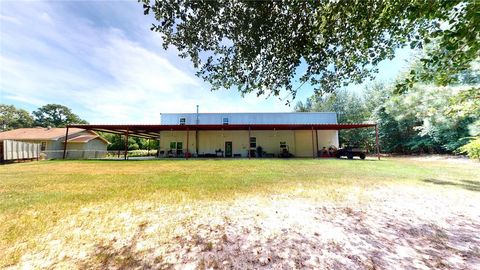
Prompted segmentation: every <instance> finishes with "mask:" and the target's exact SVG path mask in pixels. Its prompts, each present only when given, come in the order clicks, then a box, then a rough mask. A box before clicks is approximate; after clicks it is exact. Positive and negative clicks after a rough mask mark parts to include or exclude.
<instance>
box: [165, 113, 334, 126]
mask: <svg viewBox="0 0 480 270" xmlns="http://www.w3.org/2000/svg"><path fill="white" fill-rule="evenodd" d="M160 117H161V119H160V123H161V124H162V125H178V124H180V119H182V118H185V124H187V125H194V124H197V119H198V124H200V125H215V124H223V122H224V118H226V119H228V120H227V121H228V124H336V123H337V114H336V113H335V112H278V113H272V112H270V113H198V114H197V113H162V114H160Z"/></svg>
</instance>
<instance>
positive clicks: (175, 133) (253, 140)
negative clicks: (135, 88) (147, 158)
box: [64, 123, 380, 159]
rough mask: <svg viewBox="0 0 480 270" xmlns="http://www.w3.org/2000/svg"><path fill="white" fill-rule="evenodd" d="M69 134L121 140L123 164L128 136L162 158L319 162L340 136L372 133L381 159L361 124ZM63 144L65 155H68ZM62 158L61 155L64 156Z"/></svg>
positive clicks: (117, 128) (102, 128) (115, 128)
mask: <svg viewBox="0 0 480 270" xmlns="http://www.w3.org/2000/svg"><path fill="white" fill-rule="evenodd" d="M69 128H82V129H86V130H92V131H99V132H106V133H111V134H117V135H119V136H124V137H125V148H124V151H123V158H124V159H127V158H128V145H127V143H128V138H129V137H130V136H133V137H139V138H144V139H147V140H158V141H159V148H158V149H156V150H157V157H160V158H169V157H172V158H174V157H176V158H185V159H189V158H193V157H197V158H202V157H203V158H213V157H221V158H237V157H244V158H257V157H267V158H273V157H311V158H317V157H319V156H320V154H319V153H320V152H322V149H323V150H325V149H328V148H330V147H338V131H339V130H342V129H356V128H375V131H376V132H375V133H376V155H377V157H378V159H380V155H379V144H378V128H377V125H376V124H374V123H362V124H309V125H307V124H241V125H239V124H235V125H233V124H231V125H68V126H67V129H66V137H67V136H68V130H69ZM67 144H68V141H66V142H65V144H64V146H65V149H64V154H65V153H66V146H67ZM64 158H65V155H64Z"/></svg>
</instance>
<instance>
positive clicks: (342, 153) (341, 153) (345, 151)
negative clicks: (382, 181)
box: [335, 146, 366, 159]
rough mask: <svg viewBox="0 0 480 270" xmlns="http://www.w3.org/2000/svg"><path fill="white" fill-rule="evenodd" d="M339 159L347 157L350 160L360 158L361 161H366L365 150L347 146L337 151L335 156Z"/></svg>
mask: <svg viewBox="0 0 480 270" xmlns="http://www.w3.org/2000/svg"><path fill="white" fill-rule="evenodd" d="M335 156H336V157H337V158H341V157H347V158H348V159H353V157H359V158H361V159H365V157H366V155H365V150H363V149H360V148H358V147H350V146H346V147H343V148H340V149H338V150H337V153H336V154H335Z"/></svg>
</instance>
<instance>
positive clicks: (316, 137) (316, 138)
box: [315, 129, 318, 157]
mask: <svg viewBox="0 0 480 270" xmlns="http://www.w3.org/2000/svg"><path fill="white" fill-rule="evenodd" d="M315 140H316V142H317V157H318V129H315Z"/></svg>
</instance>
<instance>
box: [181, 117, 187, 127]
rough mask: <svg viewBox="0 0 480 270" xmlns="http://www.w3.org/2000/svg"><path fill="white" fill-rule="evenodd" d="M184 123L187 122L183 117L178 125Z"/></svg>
mask: <svg viewBox="0 0 480 270" xmlns="http://www.w3.org/2000/svg"><path fill="white" fill-rule="evenodd" d="M185 122H187V119H186V118H185V117H182V118H180V125H185Z"/></svg>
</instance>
